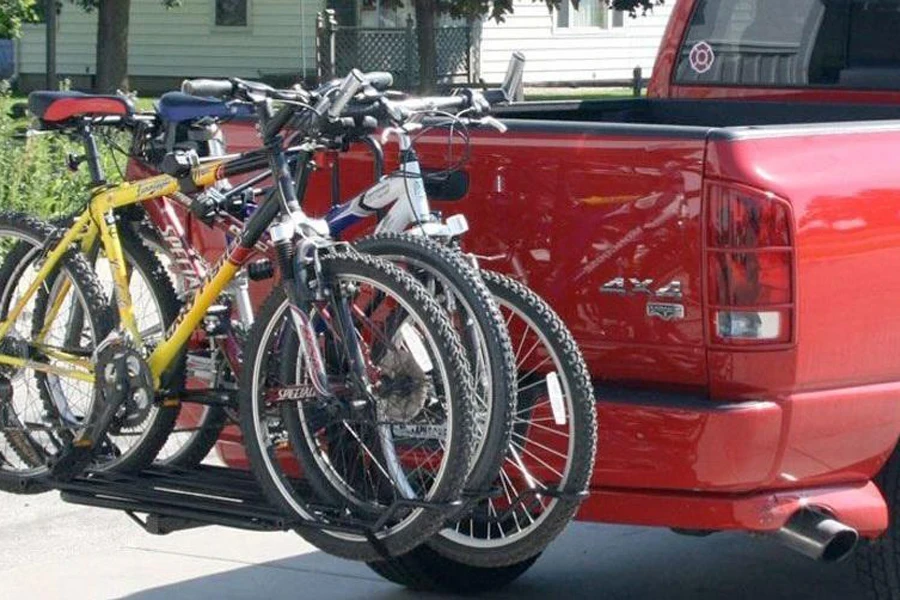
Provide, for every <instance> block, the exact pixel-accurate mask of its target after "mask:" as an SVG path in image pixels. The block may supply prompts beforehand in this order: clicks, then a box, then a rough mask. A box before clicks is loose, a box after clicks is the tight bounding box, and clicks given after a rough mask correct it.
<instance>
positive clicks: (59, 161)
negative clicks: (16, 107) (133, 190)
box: [0, 92, 117, 218]
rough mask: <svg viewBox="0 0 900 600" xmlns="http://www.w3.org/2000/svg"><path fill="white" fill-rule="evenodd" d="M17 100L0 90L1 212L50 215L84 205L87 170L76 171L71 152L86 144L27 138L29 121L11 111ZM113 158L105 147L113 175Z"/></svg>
mask: <svg viewBox="0 0 900 600" xmlns="http://www.w3.org/2000/svg"><path fill="white" fill-rule="evenodd" d="M18 101H21V99H19V100H18ZM15 102H16V100H14V99H13V98H12V97H11V96H9V95H8V94H6V93H2V92H0V210H2V211H21V212H27V213H29V214H33V215H38V216H41V217H44V218H49V217H53V216H59V215H63V214H67V213H71V212H74V211H76V210H78V209H81V208H83V207H84V206H86V204H87V200H88V197H89V194H90V188H91V185H90V177H89V175H88V173H87V168H86V167H84V166H83V167H82V168H81V169H80V170H79V171H78V172H76V173H72V172H71V171H70V170H69V169H68V168H67V166H66V164H67V157H68V155H69V154H70V153H71V154H74V155H76V156H79V155H81V154H82V153H83V150H82V147H81V144H80V143H78V142H77V141H73V140H71V139H68V138H67V137H65V136H64V135H61V134H59V133H40V134H37V135H28V136H26V135H25V134H24V130H25V127H26V125H27V124H28V123H27V121H25V120H22V119H15V118H13V116H12V115H10V108H11V107H12V105H13V104H14V103H15ZM114 161H115V158H114V157H113V156H112V154H111V153H110V152H108V151H103V162H104V165H105V166H106V168H107V173H108V175H109V176H110V177H113V176H114V175H115V174H116V173H117V170H116V165H115V162H114Z"/></svg>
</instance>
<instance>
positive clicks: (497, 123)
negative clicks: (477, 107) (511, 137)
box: [478, 116, 509, 133]
mask: <svg viewBox="0 0 900 600" xmlns="http://www.w3.org/2000/svg"><path fill="white" fill-rule="evenodd" d="M478 123H479V124H480V125H487V126H488V127H490V128H492V129H494V130H496V131H499V132H500V133H506V132H507V131H509V127H507V126H506V123H504V122H503V121H501V120H500V119H497V118H494V117H490V116H488V117H482V118H481V119H478Z"/></svg>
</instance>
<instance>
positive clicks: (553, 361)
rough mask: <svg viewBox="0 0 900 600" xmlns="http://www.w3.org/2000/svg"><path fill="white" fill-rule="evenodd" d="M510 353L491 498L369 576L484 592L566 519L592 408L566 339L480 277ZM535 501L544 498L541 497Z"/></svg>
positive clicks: (499, 280)
mask: <svg viewBox="0 0 900 600" xmlns="http://www.w3.org/2000/svg"><path fill="white" fill-rule="evenodd" d="M482 277H483V278H484V280H485V283H486V284H487V286H488V289H489V290H490V291H491V293H492V294H493V295H494V297H495V299H496V300H497V302H498V304H499V305H500V311H501V313H502V314H503V317H504V322H505V323H506V325H507V327H508V328H509V330H510V335H511V337H512V339H513V346H514V348H515V349H516V364H517V370H518V372H519V380H518V395H519V406H518V410H517V412H516V419H515V425H514V432H513V438H512V443H511V444H510V451H509V454H508V456H507V460H506V462H505V463H504V466H503V469H502V470H501V472H500V475H499V478H498V479H497V482H496V487H497V488H498V489H499V490H500V491H501V494H500V495H499V496H498V497H496V498H488V499H486V500H484V501H482V502H481V503H480V504H479V505H478V506H476V507H474V509H473V510H472V511H471V513H470V514H468V515H465V516H464V517H462V518H460V519H459V520H458V521H457V522H455V523H453V524H452V525H451V526H450V527H448V528H445V529H444V530H442V531H441V532H440V533H439V534H438V535H436V536H435V537H434V538H432V539H431V540H430V541H429V542H428V544H426V545H425V546H423V547H419V548H416V549H415V550H413V551H411V552H408V553H407V554H404V555H403V556H400V557H396V558H393V559H391V560H388V561H377V562H373V563H370V564H369V566H370V568H372V570H374V571H375V572H376V573H378V574H379V575H381V576H382V577H384V578H386V579H388V580H389V581H392V582H394V583H397V584H399V585H403V586H406V587H410V588H412V589H417V590H425V591H431V592H450V593H477V592H486V591H491V590H495V589H498V588H500V587H503V586H505V585H507V584H509V583H511V582H512V581H513V580H515V579H516V578H517V577H519V576H521V575H522V574H523V573H524V572H525V571H526V570H527V569H528V568H530V567H531V565H532V564H533V563H534V562H535V560H536V559H537V557H538V556H540V554H541V552H542V551H543V550H544V549H545V548H546V547H547V546H548V545H549V544H550V543H551V542H552V541H553V540H554V539H555V538H556V537H557V536H558V535H559V534H560V533H561V532H562V530H563V529H564V528H565V527H566V525H567V524H568V523H569V522H570V521H571V519H572V518H573V517H574V515H575V512H576V510H577V508H578V505H579V502H580V499H579V494H581V493H582V492H584V491H585V490H586V489H587V487H588V484H589V482H590V477H591V475H592V473H593V465H594V455H595V452H596V445H597V429H596V418H597V417H596V405H595V399H594V394H593V390H592V387H591V384H590V378H589V375H588V370H587V366H586V365H585V363H584V359H583V358H582V356H581V353H580V352H579V350H578V347H577V345H576V343H575V341H574V339H573V338H572V336H571V334H570V332H569V331H568V329H567V328H566V327H565V325H564V324H563V323H562V321H561V320H560V319H559V317H558V316H557V315H556V313H555V312H553V310H552V309H551V308H550V307H549V306H548V305H547V303H546V302H544V301H543V300H542V299H541V298H540V297H538V296H537V295H536V294H535V293H534V292H532V291H530V290H529V289H528V288H526V287H525V286H523V285H522V284H520V283H518V282H516V281H514V280H512V279H510V278H508V277H505V276H502V275H499V274H497V273H491V272H489V271H482ZM542 492H544V493H542Z"/></svg>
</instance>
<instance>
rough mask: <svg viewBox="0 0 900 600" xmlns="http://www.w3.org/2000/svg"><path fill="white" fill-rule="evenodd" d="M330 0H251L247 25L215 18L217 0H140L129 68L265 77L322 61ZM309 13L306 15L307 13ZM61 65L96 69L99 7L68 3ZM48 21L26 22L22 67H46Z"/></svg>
mask: <svg viewBox="0 0 900 600" xmlns="http://www.w3.org/2000/svg"><path fill="white" fill-rule="evenodd" d="M323 5H324V2H322V0H300V1H298V0H250V24H249V27H247V28H228V27H218V28H217V27H215V26H214V13H213V7H214V3H213V0H186V2H184V3H183V5H182V6H181V7H179V8H175V9H172V10H166V9H165V8H163V6H162V4H161V2H160V0H132V7H131V27H130V31H129V41H128V43H129V50H128V53H129V74H130V75H131V76H133V77H226V76H236V77H248V78H250V77H257V78H258V77H260V76H261V75H278V74H287V73H290V74H293V73H302V72H311V71H313V70H314V69H315V63H316V59H315V52H316V51H315V46H316V42H315V28H316V13H317V12H318V11H319V10H321V8H322V6H323ZM304 16H305V20H304ZM59 22H60V26H59V34H58V36H57V71H58V72H59V73H60V74H62V75H90V74H93V73H94V62H95V60H94V54H95V49H96V35H97V29H96V24H97V15H96V12H94V13H85V12H83V11H81V10H78V9H77V8H75V7H73V6H72V5H70V4H68V3H63V8H62V14H61V16H60V19H59ZM44 33H45V32H44V27H43V26H42V25H29V26H26V28H25V31H24V35H23V37H22V41H21V45H20V62H19V68H20V72H21V73H23V74H29V73H32V74H38V73H43V72H45V60H44V57H45V54H44V40H45V37H44Z"/></svg>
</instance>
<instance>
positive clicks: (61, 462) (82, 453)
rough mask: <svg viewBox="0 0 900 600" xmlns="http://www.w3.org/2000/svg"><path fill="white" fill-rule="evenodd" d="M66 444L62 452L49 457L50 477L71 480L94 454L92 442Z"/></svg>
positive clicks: (79, 473) (81, 470)
mask: <svg viewBox="0 0 900 600" xmlns="http://www.w3.org/2000/svg"><path fill="white" fill-rule="evenodd" d="M76 444H78V445H75V444H72V445H69V446H66V448H64V449H63V451H62V452H60V453H59V454H58V455H56V456H55V457H53V458H51V459H50V461H49V463H48V465H47V466H48V467H49V470H50V477H51V478H53V479H55V480H57V481H63V482H65V481H72V480H73V479H75V478H76V477H78V476H79V475H81V474H82V473H83V472H84V469H85V468H86V467H87V465H88V464H90V462H91V458H92V457H93V454H94V444H93V443H90V442H87V441H82V442H81V443H77V442H76Z"/></svg>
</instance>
